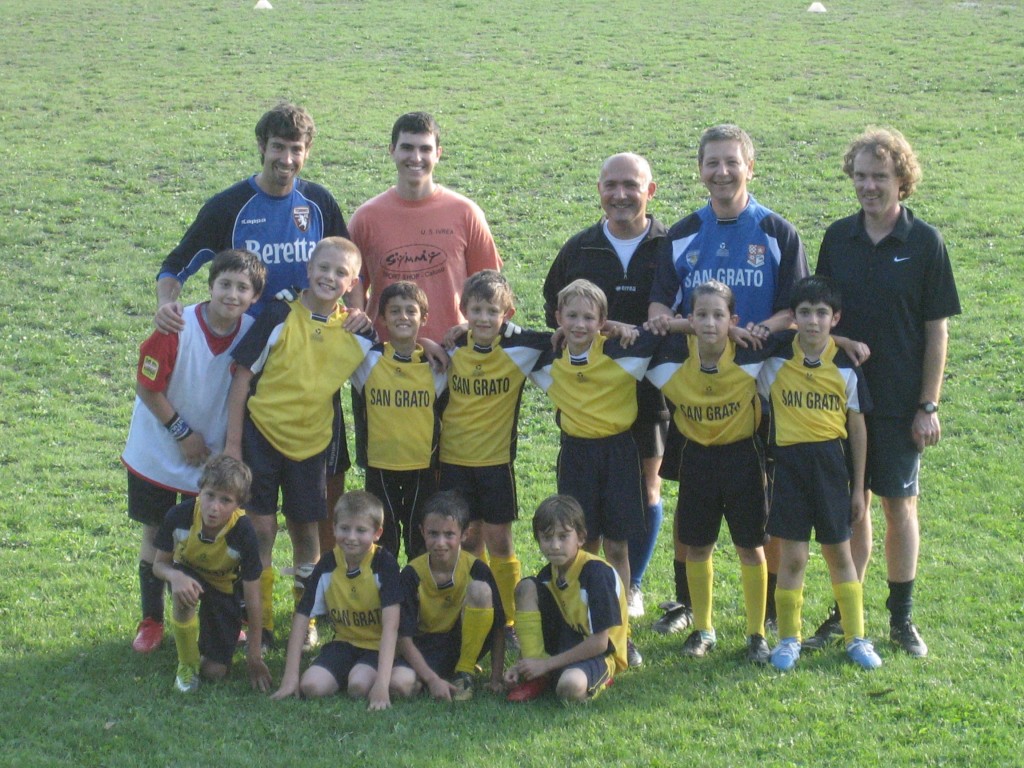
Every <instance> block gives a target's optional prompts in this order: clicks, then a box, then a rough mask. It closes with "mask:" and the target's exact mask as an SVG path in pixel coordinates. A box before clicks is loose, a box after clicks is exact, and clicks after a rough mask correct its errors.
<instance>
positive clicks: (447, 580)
mask: <svg viewBox="0 0 1024 768" xmlns="http://www.w3.org/2000/svg"><path fill="white" fill-rule="evenodd" d="M468 521H469V505H468V504H467V503H466V500H465V499H464V498H463V497H462V494H460V493H459V492H458V491H443V492H441V493H438V494H435V495H434V496H433V497H431V499H430V500H429V501H428V502H427V504H426V506H425V507H424V509H423V523H422V528H423V539H424V541H425V542H426V545H427V551H426V553H425V554H423V555H420V556H419V557H417V558H416V559H414V560H413V561H412V562H410V563H409V564H408V565H407V566H405V569H404V570H403V571H402V615H401V623H400V625H399V629H398V635H399V637H398V650H399V652H400V653H401V654H402V657H403V661H401V662H399V663H398V664H396V665H395V670H394V673H393V674H392V675H391V690H392V692H393V693H395V694H397V695H400V696H407V697H408V696H413V695H414V694H416V693H418V692H419V691H420V690H421V689H422V688H423V686H424V685H426V686H427V688H428V689H429V690H430V695H431V696H433V697H434V698H435V699H445V700H448V701H450V700H452V699H454V700H455V701H465V700H466V699H470V698H472V697H473V671H474V670H475V668H476V663H477V661H478V660H479V659H481V658H482V657H483V656H484V654H485V653H487V652H488V651H490V652H491V681H490V687H491V689H492V690H501V688H502V679H501V676H502V662H503V661H504V658H505V633H504V631H503V627H504V626H505V614H504V612H503V611H502V608H501V599H500V598H499V596H498V587H497V585H496V584H495V583H494V576H492V575H491V570H490V568H488V567H487V565H486V564H485V563H484V562H483V561H482V560H478V559H477V558H476V557H474V556H473V555H471V554H469V553H468V552H466V551H464V550H463V549H462V539H463V536H464V535H465V533H466V525H467V523H468Z"/></svg>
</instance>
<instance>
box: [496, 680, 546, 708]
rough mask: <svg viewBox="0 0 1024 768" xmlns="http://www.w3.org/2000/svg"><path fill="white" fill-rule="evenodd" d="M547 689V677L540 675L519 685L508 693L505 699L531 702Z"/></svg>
mask: <svg viewBox="0 0 1024 768" xmlns="http://www.w3.org/2000/svg"><path fill="white" fill-rule="evenodd" d="M547 688H548V676H547V675H541V676H540V677H535V678H533V680H527V681H526V682H523V683H519V685H516V686H514V687H513V688H512V690H511V691H509V692H508V696H506V697H505V698H506V699H507V700H508V701H516V702H519V701H533V700H534V699H536V698H537V697H538V696H540V695H541V694H542V693H544V691H546V690H547Z"/></svg>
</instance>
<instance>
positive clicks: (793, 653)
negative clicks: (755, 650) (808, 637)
mask: <svg viewBox="0 0 1024 768" xmlns="http://www.w3.org/2000/svg"><path fill="white" fill-rule="evenodd" d="M768 658H769V660H770V661H771V663H772V666H773V667H775V668H776V669H777V670H779V671H781V672H789V670H791V669H792V668H793V667H795V666H796V662H797V660H798V659H799V658H800V641H799V640H798V639H797V638H795V637H784V638H782V639H781V640H779V644H778V645H776V646H775V647H774V648H772V652H771V654H770V655H769V657H768Z"/></svg>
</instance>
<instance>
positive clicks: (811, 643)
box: [802, 606, 843, 651]
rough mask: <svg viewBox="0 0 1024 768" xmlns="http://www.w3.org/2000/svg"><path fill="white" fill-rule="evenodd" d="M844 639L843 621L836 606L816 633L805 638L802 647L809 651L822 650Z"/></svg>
mask: <svg viewBox="0 0 1024 768" xmlns="http://www.w3.org/2000/svg"><path fill="white" fill-rule="evenodd" d="M842 640H843V623H842V621H841V620H840V618H839V611H837V610H836V607H835V606H832V610H830V611H829V612H828V616H827V617H826V618H825V620H824V621H823V622H821V625H820V626H819V627H818V628H817V629H816V630H814V634H813V635H811V636H810V637H808V638H807V639H806V640H804V642H803V645H802V648H803V649H804V650H807V651H820V650H821V649H822V648H825V647H827V646H829V645H832V644H836V645H838V644H839V643H840V642H841V641H842Z"/></svg>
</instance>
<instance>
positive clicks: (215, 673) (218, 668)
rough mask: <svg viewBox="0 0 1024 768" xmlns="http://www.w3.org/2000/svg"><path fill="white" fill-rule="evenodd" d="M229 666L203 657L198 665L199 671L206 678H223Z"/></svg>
mask: <svg viewBox="0 0 1024 768" xmlns="http://www.w3.org/2000/svg"><path fill="white" fill-rule="evenodd" d="M230 668H231V667H229V666H228V665H227V664H221V663H220V662H216V661H210V660H209V659H203V660H202V662H201V663H200V665H199V672H200V674H201V675H202V676H203V677H205V678H206V679H207V680H223V679H224V678H225V677H227V674H228V670H229V669H230Z"/></svg>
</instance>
